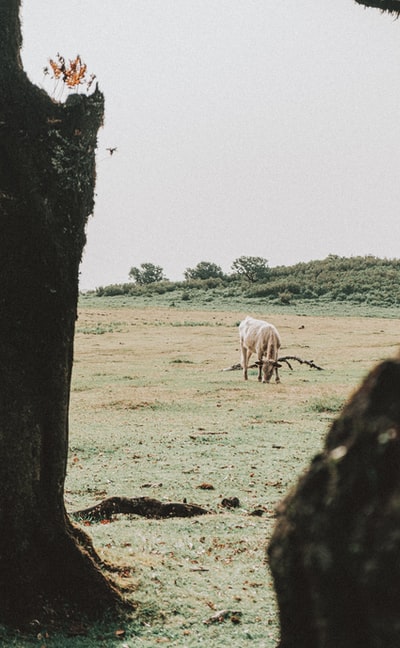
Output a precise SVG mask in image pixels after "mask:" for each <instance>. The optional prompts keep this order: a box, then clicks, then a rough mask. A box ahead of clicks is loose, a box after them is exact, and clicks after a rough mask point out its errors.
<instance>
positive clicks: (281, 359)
mask: <svg viewBox="0 0 400 648" xmlns="http://www.w3.org/2000/svg"><path fill="white" fill-rule="evenodd" d="M289 360H296V362H299V363H300V364H306V365H308V366H309V367H311V369H318V371H323V370H324V369H323V367H319V366H318V365H317V364H315V362H314V360H303V359H302V358H299V357H298V356H283V357H282V358H278V362H286V364H287V365H288V366H289V367H290V369H292V366H291V365H290V363H289Z"/></svg>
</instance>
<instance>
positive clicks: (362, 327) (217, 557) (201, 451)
mask: <svg viewBox="0 0 400 648" xmlns="http://www.w3.org/2000/svg"><path fill="white" fill-rule="evenodd" d="M113 304H114V305H112V306H111V305H110V302H109V301H107V300H105V299H104V300H102V299H97V300H89V299H88V300H82V302H81V308H80V315H79V320H78V322H77V334H76V344H75V364H74V374H73V390H72V399H71V423H70V455H69V460H68V477H67V482H66V505H67V509H68V510H69V511H71V512H72V511H74V510H76V509H80V508H84V507H86V506H89V505H91V504H94V503H97V502H99V501H101V500H102V499H104V498H105V497H108V496H113V495H125V496H128V497H136V496H144V495H147V496H151V497H155V498H157V499H161V500H163V501H182V500H183V499H186V500H187V501H188V502H196V503H197V504H200V505H203V506H205V507H207V508H209V509H210V510H211V511H212V512H213V514H212V515H209V516H202V517H199V518H191V519H177V518H175V519H169V520H160V521H155V520H151V521H149V520H146V519H142V518H139V517H134V516H132V517H127V516H117V518H116V519H115V520H114V521H112V522H111V523H110V524H92V525H91V526H90V527H87V531H88V532H89V533H90V535H91V536H92V538H93V541H94V544H95V546H96V548H97V549H98V551H99V553H100V554H101V556H102V557H104V558H105V559H106V560H108V561H110V562H113V563H116V564H118V565H119V566H120V575H119V577H118V578H119V582H120V583H122V584H125V585H126V586H129V587H132V588H133V589H131V590H130V593H129V596H130V598H131V599H132V600H134V601H136V602H137V604H138V606H137V612H136V614H135V615H134V618H133V619H132V621H131V622H129V623H127V624H124V625H123V626H117V625H115V624H104V625H102V626H97V627H95V628H80V629H79V628H78V629H76V628H75V630H74V629H71V634H72V635H73V636H71V637H70V638H65V639H64V638H61V637H59V636H58V637H55V636H52V635H51V634H50V636H46V629H40V632H39V633H38V632H36V634H35V636H32V637H31V638H29V637H22V636H21V637H11V636H10V635H8V634H7V633H6V632H5V631H4V630H3V631H1V630H0V645H2V646H14V647H17V646H18V647H21V648H22V647H25V646H32V645H36V646H46V647H50V646H54V647H57V648H63V647H64V646H71V647H72V646H73V647H75V646H76V647H78V648H83V647H87V648H95V647H102V646H104V647H110V648H111V647H114V646H115V647H116V646H123V647H124V648H126V647H129V648H133V647H134V646H135V647H137V646H145V647H147V648H150V647H155V646H158V645H166V646H181V647H188V648H189V647H194V646H206V647H207V648H216V647H221V648H222V647H225V646H230V647H231V648H242V647H243V646H247V645H249V646H257V647H258V648H270V647H271V648H272V647H273V646H276V643H277V640H278V636H279V630H278V623H277V611H276V606H275V600H274V593H273V587H272V582H271V577H270V575H269V572H268V566H267V565H266V561H265V547H266V544H267V541H268V538H269V537H270V535H271V532H272V529H273V525H274V508H275V505H276V503H277V502H278V501H279V500H280V499H281V498H282V497H283V495H284V494H285V493H286V492H287V490H288V488H289V487H290V486H291V485H292V484H293V483H295V481H296V479H297V477H298V476H299V474H300V473H301V472H302V470H303V469H304V468H305V467H306V466H307V464H308V462H309V460H310V459H311V457H312V456H313V455H314V454H316V453H317V452H318V451H319V450H320V448H321V445H322V443H323V438H324V436H325V433H326V431H327V429H328V427H329V425H330V423H331V421H332V419H333V418H334V417H335V416H336V414H337V413H338V411H339V410H340V408H341V406H342V404H343V403H344V401H345V400H346V399H347V398H348V397H349V395H350V393H351V392H352V390H353V389H354V388H355V387H356V386H357V384H358V383H359V381H360V379H361V378H362V377H363V376H364V375H365V374H366V372H367V371H368V370H369V369H370V368H371V367H372V366H373V365H374V364H375V363H376V362H377V361H379V360H381V359H383V358H386V357H389V356H392V355H394V354H395V353H397V350H398V342H399V321H398V319H397V318H396V317H394V315H395V313H391V316H390V317H389V318H377V317H368V318H367V317H343V316H340V315H342V314H341V313H338V314H337V315H336V316H334V315H331V316H316V315H311V316H310V315H306V314H305V311H304V310H301V311H300V312H297V313H296V312H295V311H294V310H293V309H291V310H290V309H286V310H281V312H275V313H273V314H272V315H271V313H270V311H268V312H263V311H262V308H261V307H260V306H258V307H257V308H256V310H253V311H250V310H247V311H246V310H245V309H244V307H243V305H242V307H241V308H242V310H240V306H239V305H238V306H237V307H235V308H236V309H235V310H225V309H224V308H220V310H218V309H216V308H215V306H214V307H212V308H211V307H208V308H206V307H205V306H204V307H201V305H200V306H199V305H198V306H197V307H196V308H194V307H192V309H191V306H190V304H183V303H182V304H180V305H179V308H177V307H171V306H167V305H164V306H157V307H154V306H152V305H147V306H146V305H144V304H140V306H136V307H135V306H134V305H133V304H132V303H131V302H128V303H126V302H125V303H123V300H119V301H114V302H113ZM249 312H251V314H253V315H255V316H259V317H262V318H266V319H270V320H271V321H272V322H273V323H274V324H275V325H276V326H277V328H278V329H279V331H280V333H281V337H282V344H283V346H282V355H297V356H301V357H302V358H304V359H307V360H314V361H315V362H316V363H317V364H319V365H321V366H322V367H324V371H316V370H313V369H309V368H307V367H305V366H304V365H303V366H300V365H294V369H293V371H292V372H291V371H290V370H289V369H288V368H285V367H283V368H282V370H281V380H282V382H281V384H279V385H276V384H274V383H272V384H270V385H262V384H259V383H258V382H257V379H256V372H255V371H254V370H253V371H252V372H251V374H250V375H249V381H248V382H247V383H245V382H244V381H243V379H242V375H241V372H239V371H232V372H224V371H222V369H223V368H225V367H228V366H230V365H233V364H235V363H236V362H239V344H238V331H237V324H238V322H239V321H240V319H242V317H243V316H244V315H246V314H248V313H249ZM225 497H237V498H239V501H240V506H239V508H236V509H232V510H230V511H228V510H227V509H225V508H223V507H222V506H221V500H222V498H225ZM255 509H262V511H263V515H261V516H253V515H251V513H252V512H253V511H254V510H255ZM219 610H227V611H229V612H230V614H229V615H228V616H227V618H226V620H224V621H221V622H210V623H205V622H206V621H208V620H209V619H210V618H211V617H212V616H213V615H214V614H215V613H216V612H217V611H219ZM1 642H3V643H1Z"/></svg>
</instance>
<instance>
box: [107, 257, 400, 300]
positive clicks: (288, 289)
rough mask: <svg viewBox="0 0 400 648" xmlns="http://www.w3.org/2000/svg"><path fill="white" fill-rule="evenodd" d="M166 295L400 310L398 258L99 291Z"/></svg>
mask: <svg viewBox="0 0 400 648" xmlns="http://www.w3.org/2000/svg"><path fill="white" fill-rule="evenodd" d="M166 293H173V295H172V294H171V298H172V299H179V300H183V301H189V300H192V299H195V298H196V297H197V296H199V294H200V293H201V295H202V298H203V300H204V299H206V300H207V299H208V300H210V301H211V300H212V299H213V298H214V297H217V296H218V298H236V299H237V298H245V299H249V300H252V299H254V300H257V299H260V298H262V299H263V300H267V301H268V302H269V303H271V304H281V305H288V304H293V303H296V302H313V303H316V302H318V303H328V302H334V303H339V304H340V303H348V304H366V305H370V306H387V307H393V306H398V305H400V259H380V258H377V257H374V256H354V257H339V256H336V255H329V256H328V257H327V258H326V259H322V260H314V261H309V262H305V263H297V264H295V265H292V266H276V267H272V268H269V275H268V279H267V280H266V281H263V282H262V283H261V282H254V283H249V282H248V281H246V280H244V279H243V278H240V277H238V276H237V275H225V276H224V277H222V278H209V279H202V280H200V279H197V280H188V281H181V282H170V281H161V282H157V283H151V284H147V285H137V284H135V283H125V284H112V285H109V286H104V287H103V286H101V287H99V288H97V289H96V291H95V294H96V295H97V296H99V297H102V296H107V297H112V296H116V295H127V296H131V297H135V296H136V297H147V298H151V297H153V298H155V297H157V296H160V295H165V294H166Z"/></svg>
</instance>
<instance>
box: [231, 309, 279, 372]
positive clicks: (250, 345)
mask: <svg viewBox="0 0 400 648" xmlns="http://www.w3.org/2000/svg"><path fill="white" fill-rule="evenodd" d="M239 336H240V351H241V365H242V367H243V377H244V379H245V380H247V369H248V366H249V360H250V356H251V355H252V353H255V354H256V355H257V362H256V364H257V366H258V381H259V382H261V380H262V382H263V383H268V382H269V381H270V380H271V377H272V374H273V372H274V371H275V382H277V383H279V382H280V379H279V374H278V368H279V367H280V366H281V365H279V364H278V351H279V347H280V346H281V339H280V337H279V333H278V331H277V330H276V328H275V326H273V324H269V323H268V322H264V321H263V320H258V319H254V318H253V317H249V316H247V317H246V318H245V319H244V320H243V321H242V322H240V324H239Z"/></svg>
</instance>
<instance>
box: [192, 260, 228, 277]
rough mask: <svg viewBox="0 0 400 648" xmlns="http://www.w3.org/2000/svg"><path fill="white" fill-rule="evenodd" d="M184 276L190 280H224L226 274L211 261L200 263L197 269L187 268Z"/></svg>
mask: <svg viewBox="0 0 400 648" xmlns="http://www.w3.org/2000/svg"><path fill="white" fill-rule="evenodd" d="M183 276H184V277H185V279H186V280H189V279H222V278H223V276H224V273H223V272H222V268H221V267H220V266H219V265H217V264H216V263H210V261H200V263H198V264H197V266H196V267H195V268H186V270H185V272H184V273H183Z"/></svg>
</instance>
